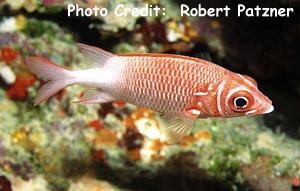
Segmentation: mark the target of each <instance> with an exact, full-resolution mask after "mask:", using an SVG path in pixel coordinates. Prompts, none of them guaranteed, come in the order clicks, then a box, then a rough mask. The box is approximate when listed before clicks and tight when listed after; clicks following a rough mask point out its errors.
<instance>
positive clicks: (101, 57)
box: [77, 43, 115, 68]
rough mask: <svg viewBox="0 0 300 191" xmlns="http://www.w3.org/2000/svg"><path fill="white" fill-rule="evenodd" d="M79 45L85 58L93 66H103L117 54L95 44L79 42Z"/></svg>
mask: <svg viewBox="0 0 300 191" xmlns="http://www.w3.org/2000/svg"><path fill="white" fill-rule="evenodd" d="M77 46H78V47H79V48H80V51H81V52H82V54H83V55H84V58H85V59H86V61H87V63H88V64H89V65H90V66H91V67H92V68H96V67H102V66H103V65H104V64H105V63H106V62H107V60H108V59H110V58H111V57H113V56H115V55H114V54H113V53H110V52H107V51H105V50H102V49H101V48H98V47H95V46H89V45H86V44H81V43H77Z"/></svg>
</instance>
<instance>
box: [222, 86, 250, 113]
mask: <svg viewBox="0 0 300 191" xmlns="http://www.w3.org/2000/svg"><path fill="white" fill-rule="evenodd" d="M253 104H254V98H253V96H252V94H251V93H250V92H248V91H244V90H241V91H237V92H235V93H233V94H232V95H230V98H229V99H228V105H229V107H230V108H231V109H232V110H234V111H235V112H245V111H247V110H248V109H249V108H251V107H252V105H253Z"/></svg>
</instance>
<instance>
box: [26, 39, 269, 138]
mask: <svg viewBox="0 0 300 191" xmlns="http://www.w3.org/2000/svg"><path fill="white" fill-rule="evenodd" d="M78 46H79V48H80V50H81V52H82V53H83V55H84V57H85V59H86V61H87V62H88V63H89V64H90V66H91V67H90V68H89V69H85V70H75V71H71V70H68V69H66V68H63V67H60V66H58V65H55V64H54V63H52V62H51V61H50V60H48V59H46V58H43V57H28V58H27V59H26V63H27V65H28V67H29V69H30V70H31V71H32V72H33V73H35V74H36V75H37V77H39V78H41V79H42V80H44V81H46V82H47V83H46V84H44V85H43V86H42V87H41V88H40V89H39V91H38V94H37V97H36V99H35V102H34V104H35V105H38V104H40V103H42V102H43V101H45V100H47V99H48V98H50V97H51V96H53V95H54V94H55V93H57V92H58V91H60V90H61V89H63V88H65V87H67V86H70V85H73V84H80V85H84V86H89V87H92V88H91V89H90V90H87V92H85V95H84V96H83V98H82V99H81V100H80V102H82V103H105V102H111V101H115V100H123V101H126V102H128V103H131V104H135V105H137V106H142V107H146V108H149V109H152V110H154V111H157V112H159V113H160V114H161V126H160V129H161V132H162V135H163V137H164V139H165V140H166V141H167V142H169V143H175V142H177V141H178V140H180V138H182V137H183V136H184V135H186V134H187V133H188V132H189V130H190V129H191V127H192V125H193V123H194V122H195V120H196V119H198V118H207V117H224V118H225V117H236V116H245V115H247V116H250V115H257V114H265V113H269V112H272V111H273V109H274V107H273V106H272V102H271V101H270V100H269V99H268V97H266V96H265V95H264V94H262V93H261V92H260V91H259V90H258V88H257V83H256V82H255V80H254V79H252V78H251V77H249V76H246V75H241V74H238V73H234V72H231V71H229V70H227V69H225V68H223V67H221V66H218V65H216V64H214V63H212V62H210V61H206V60H202V59H199V58H193V57H188V56H180V55H173V54H155V53H146V54H113V53H110V52H107V51H105V50H102V49H100V48H97V47H93V46H88V45H85V44H78Z"/></svg>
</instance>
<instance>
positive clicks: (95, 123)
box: [89, 119, 103, 131]
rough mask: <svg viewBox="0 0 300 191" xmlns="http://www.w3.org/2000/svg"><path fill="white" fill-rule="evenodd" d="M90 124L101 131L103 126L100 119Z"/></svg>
mask: <svg viewBox="0 0 300 191" xmlns="http://www.w3.org/2000/svg"><path fill="white" fill-rule="evenodd" d="M89 126H90V127H91V128H93V129H94V130H96V131H99V130H100V129H101V128H103V126H102V122H101V121H100V120H99V119H95V120H92V121H90V122H89Z"/></svg>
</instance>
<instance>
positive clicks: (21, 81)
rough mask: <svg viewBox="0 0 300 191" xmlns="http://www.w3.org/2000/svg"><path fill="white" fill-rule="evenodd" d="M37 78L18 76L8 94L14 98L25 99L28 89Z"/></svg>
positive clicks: (7, 91) (8, 89)
mask: <svg viewBox="0 0 300 191" xmlns="http://www.w3.org/2000/svg"><path fill="white" fill-rule="evenodd" d="M35 80H36V78H35V77H34V76H32V75H31V76H26V77H25V76H17V78H16V81H15V83H14V84H12V85H11V86H9V87H8V88H7V90H6V95H7V97H8V98H10V99H12V100H25V99H26V98H27V89H28V87H30V86H32V85H33V84H34V82H35Z"/></svg>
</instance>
